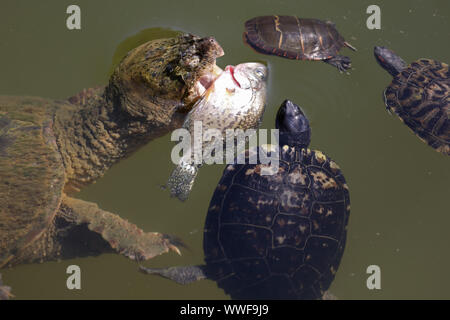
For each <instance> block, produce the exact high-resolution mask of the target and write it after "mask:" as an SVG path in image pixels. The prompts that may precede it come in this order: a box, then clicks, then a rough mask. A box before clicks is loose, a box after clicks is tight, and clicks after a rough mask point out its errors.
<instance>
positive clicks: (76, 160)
mask: <svg viewBox="0 0 450 320" xmlns="http://www.w3.org/2000/svg"><path fill="white" fill-rule="evenodd" d="M222 54H223V51H222V48H221V47H220V45H219V44H218V43H217V42H216V41H215V40H214V39H213V38H199V37H197V36H194V35H189V34H183V35H180V36H178V37H175V38H170V39H161V40H154V41H150V42H147V43H145V44H143V45H141V46H139V47H137V48H135V49H134V50H132V51H130V52H129V53H128V55H127V56H126V57H125V58H124V59H123V60H122V62H121V63H120V65H119V66H118V67H117V68H116V70H115V71H114V73H113V75H112V76H111V79H110V82H109V84H108V85H107V86H106V87H105V88H96V89H88V90H84V91H83V92H81V93H80V94H78V95H76V96H74V97H71V98H69V99H68V100H50V99H44V98H38V97H11V96H1V97H0V268H1V267H5V266H13V265H17V264H20V263H30V262H37V261H46V260H54V259H58V258H71V257H75V256H86V255H91V254H99V253H102V252H109V251H114V250H115V251H117V252H118V253H121V254H123V255H125V256H127V257H129V258H131V259H149V258H152V257H154V256H155V255H159V254H161V253H164V252H167V251H168V250H169V249H173V250H175V251H177V252H178V248H177V245H178V242H177V241H176V240H174V239H173V238H171V237H169V236H167V235H164V234H160V233H155V232H144V231H142V230H141V229H139V228H138V227H137V226H135V225H134V224H131V223H129V222H128V221H125V220H123V219H121V218H120V217H119V216H118V215H116V214H113V213H110V212H107V211H104V210H101V209H99V208H98V207H97V205H96V204H95V203H91V202H86V201H83V200H79V199H75V198H73V197H72V195H73V194H74V193H75V192H77V191H78V190H80V188H81V187H83V186H85V185H88V184H90V183H93V182H94V181H95V180H96V179H98V178H100V177H101V176H102V175H103V174H104V173H105V171H106V170H108V169H109V168H110V167H111V166H112V165H113V164H114V163H116V162H117V161H119V160H120V159H122V158H124V157H126V156H128V155H129V154H130V153H131V152H133V151H135V150H136V149H137V148H139V147H141V146H143V145H145V144H146V143H147V142H149V141H150V140H151V139H153V138H155V137H158V136H161V135H163V134H165V133H167V132H169V131H170V130H172V129H173V128H174V127H179V126H180V125H181V124H182V122H183V120H184V117H185V111H186V109H189V107H190V106H192V104H193V103H194V102H195V101H196V99H198V97H199V95H200V94H202V93H203V91H204V90H205V86H207V84H208V83H209V82H210V81H211V79H213V78H214V77H215V75H214V73H215V72H216V71H217V70H216V68H217V67H216V65H215V59H216V57H218V56H221V55H222ZM180 110H181V111H180Z"/></svg>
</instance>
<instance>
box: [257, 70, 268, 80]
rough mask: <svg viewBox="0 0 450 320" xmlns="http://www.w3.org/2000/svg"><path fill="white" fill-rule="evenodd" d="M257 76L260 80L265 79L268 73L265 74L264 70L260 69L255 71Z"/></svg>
mask: <svg viewBox="0 0 450 320" xmlns="http://www.w3.org/2000/svg"><path fill="white" fill-rule="evenodd" d="M255 75H256V76H257V77H258V79H264V78H265V76H266V73H265V72H264V70H263V69H261V68H258V69H256V70H255Z"/></svg>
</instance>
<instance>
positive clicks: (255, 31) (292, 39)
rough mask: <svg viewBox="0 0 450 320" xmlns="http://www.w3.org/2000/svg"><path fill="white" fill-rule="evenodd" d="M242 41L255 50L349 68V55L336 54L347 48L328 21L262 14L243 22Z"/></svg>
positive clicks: (343, 68)
mask: <svg viewBox="0 0 450 320" xmlns="http://www.w3.org/2000/svg"><path fill="white" fill-rule="evenodd" d="M244 42H245V43H247V44H248V45H249V46H250V47H252V48H253V49H255V50H256V51H257V52H260V53H264V54H270V55H277V56H280V57H284V58H288V59H296V60H322V61H324V62H326V63H328V64H331V65H332V66H335V67H336V68H338V69H339V71H346V70H348V69H350V68H351V60H350V58H349V57H346V56H340V55H339V50H341V48H342V47H347V48H350V49H352V50H353V51H356V49H355V48H354V47H353V46H352V45H350V44H349V43H348V42H347V41H345V39H344V38H343V37H342V36H341V35H340V34H339V32H338V31H337V29H336V25H335V24H334V23H333V22H331V21H322V20H319V19H304V18H298V17H296V16H276V15H274V16H262V17H256V18H253V19H250V20H248V21H246V22H245V32H244Z"/></svg>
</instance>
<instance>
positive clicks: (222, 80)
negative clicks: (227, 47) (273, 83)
mask: <svg viewBox="0 0 450 320" xmlns="http://www.w3.org/2000/svg"><path fill="white" fill-rule="evenodd" d="M266 81H267V68H266V67H265V66H264V65H262V64H261V63H254V62H249V63H242V64H239V65H237V66H236V67H234V66H227V67H226V68H225V70H224V71H223V72H222V73H221V74H220V76H219V77H218V78H217V79H215V80H214V82H213V83H212V84H211V85H210V87H209V88H208V89H207V90H206V91H205V93H204V96H203V97H202V98H201V99H200V100H199V101H198V102H197V103H196V104H195V105H194V107H193V108H192V111H191V112H189V114H188V116H187V117H186V121H185V122H184V124H183V128H185V129H187V130H189V133H190V134H191V144H192V147H191V150H194V153H196V152H197V151H196V149H195V146H196V142H195V140H196V139H198V137H196V136H195V132H196V131H195V128H196V126H197V128H198V127H199V125H201V128H202V130H203V131H201V132H199V133H200V135H202V137H201V138H202V140H203V139H204V140H203V141H202V142H203V143H198V145H199V146H200V145H201V148H202V150H200V152H201V153H202V155H203V158H205V156H206V159H203V161H205V162H208V156H209V154H208V152H207V151H208V148H211V147H214V145H215V143H216V142H217V141H216V140H215V139H217V138H215V137H214V138H212V139H211V140H208V139H207V138H205V137H203V135H204V134H205V135H206V130H208V129H214V130H217V131H216V133H217V134H220V135H221V137H223V136H225V133H226V130H228V129H242V130H246V129H251V128H256V127H258V126H259V124H260V121H261V118H262V115H263V113H264V108H265V102H266ZM199 131H200V130H199ZM199 142H200V141H199ZM211 153H212V152H211ZM192 158H193V157H192V156H191V153H189V152H188V153H187V154H186V155H183V157H182V158H181V160H180V161H179V164H178V165H177V167H176V168H175V169H174V171H173V172H172V174H171V176H170V177H169V180H168V182H167V186H168V187H169V188H170V192H171V195H172V196H176V197H178V198H179V199H180V200H182V201H184V200H186V199H187V198H188V196H189V193H190V191H191V189H192V186H193V184H194V180H195V177H196V176H197V172H198V168H199V167H200V166H201V164H202V163H203V161H202V162H200V161H199V162H200V163H194V162H193V161H192ZM209 160H213V159H211V158H209Z"/></svg>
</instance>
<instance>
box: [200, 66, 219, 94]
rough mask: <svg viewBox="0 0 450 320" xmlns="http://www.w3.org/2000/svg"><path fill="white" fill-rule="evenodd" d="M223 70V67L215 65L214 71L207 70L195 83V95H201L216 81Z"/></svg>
mask: <svg viewBox="0 0 450 320" xmlns="http://www.w3.org/2000/svg"><path fill="white" fill-rule="evenodd" d="M222 72H223V70H222V69H221V68H219V67H218V66H217V65H214V67H213V68H212V71H207V72H206V73H205V74H203V75H202V76H201V77H200V78H199V79H198V80H197V82H196V83H195V93H194V94H195V95H196V96H197V97H200V96H201V95H202V94H203V93H204V92H205V91H206V90H208V88H209V87H211V85H212V84H213V83H214V81H215V80H216V79H217V77H218V76H220V74H221V73H222Z"/></svg>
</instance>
